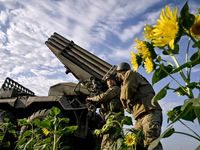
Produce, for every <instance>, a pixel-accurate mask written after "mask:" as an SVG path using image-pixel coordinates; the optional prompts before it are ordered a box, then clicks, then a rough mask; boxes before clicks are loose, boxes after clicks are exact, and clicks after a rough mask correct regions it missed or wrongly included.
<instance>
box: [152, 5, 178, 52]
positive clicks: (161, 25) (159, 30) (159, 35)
mask: <svg viewBox="0 0 200 150" xmlns="http://www.w3.org/2000/svg"><path fill="white" fill-rule="evenodd" d="M177 10H178V8H177V7H176V8H175V9H174V14H172V12H171V11H170V8H169V7H168V6H166V15H167V16H166V15H165V11H164V9H162V13H161V15H160V20H157V23H158V25H154V26H153V27H154V29H153V32H154V39H153V40H152V42H153V43H154V46H159V47H162V46H165V45H169V47H170V48H171V49H172V50H173V49H174V40H175V38H176V35H177V34H178V30H179V26H178V18H177Z"/></svg>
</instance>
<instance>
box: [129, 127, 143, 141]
mask: <svg viewBox="0 0 200 150" xmlns="http://www.w3.org/2000/svg"><path fill="white" fill-rule="evenodd" d="M129 131H130V132H132V133H134V134H135V135H137V136H139V137H141V138H142V139H143V140H145V133H144V131H141V130H138V129H135V128H131V129H129Z"/></svg>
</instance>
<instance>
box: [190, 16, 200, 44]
mask: <svg viewBox="0 0 200 150" xmlns="http://www.w3.org/2000/svg"><path fill="white" fill-rule="evenodd" d="M194 16H195V21H194V24H193V25H192V27H191V28H190V32H191V35H192V36H193V37H196V38H197V40H200V16H199V15H198V14H195V15H194Z"/></svg>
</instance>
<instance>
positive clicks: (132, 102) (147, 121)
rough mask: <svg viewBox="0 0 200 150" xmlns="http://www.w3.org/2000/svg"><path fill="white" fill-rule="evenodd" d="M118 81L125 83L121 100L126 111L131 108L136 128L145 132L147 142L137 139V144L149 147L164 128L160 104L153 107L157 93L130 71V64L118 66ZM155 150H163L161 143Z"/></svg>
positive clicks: (140, 76)
mask: <svg viewBox="0 0 200 150" xmlns="http://www.w3.org/2000/svg"><path fill="white" fill-rule="evenodd" d="M117 75H118V79H119V80H121V81H123V83H122V86H121V94H120V100H121V102H122V105H123V107H124V108H125V109H128V108H130V110H131V112H130V111H129V113H132V115H133V118H134V119H135V120H136V122H135V125H134V128H135V129H138V130H143V131H144V133H145V140H144V141H143V140H142V138H140V137H137V142H139V143H141V144H142V145H144V147H146V148H148V146H149V145H150V144H151V143H152V141H154V140H155V139H157V138H158V137H159V136H160V133H161V126H162V109H161V107H160V105H159V104H158V102H155V103H154V105H155V106H153V105H152V104H151V100H152V98H153V97H154V95H155V92H154V90H153V88H152V86H151V85H150V83H149V82H148V81H147V79H146V78H144V77H143V76H142V75H140V74H139V73H138V72H135V71H132V70H130V65H129V64H128V63H125V62H122V63H120V64H119V65H118V66H117ZM154 150H162V145H161V143H159V144H158V145H157V146H156V147H155V148H154Z"/></svg>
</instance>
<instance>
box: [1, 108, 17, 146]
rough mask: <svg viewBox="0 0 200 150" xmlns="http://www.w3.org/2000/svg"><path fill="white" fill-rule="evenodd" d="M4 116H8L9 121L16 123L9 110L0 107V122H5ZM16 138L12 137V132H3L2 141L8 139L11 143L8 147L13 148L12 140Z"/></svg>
mask: <svg viewBox="0 0 200 150" xmlns="http://www.w3.org/2000/svg"><path fill="white" fill-rule="evenodd" d="M4 118H8V119H9V122H11V123H12V124H14V125H17V120H16V118H15V116H14V115H13V114H12V113H11V112H9V111H7V110H4V109H0V123H4V122H5V121H4ZM2 130H3V128H2ZM16 140H17V139H16V138H15V137H14V135H13V134H11V133H8V132H7V133H6V134H5V137H4V140H3V142H7V141H10V144H11V145H10V147H9V149H14V142H15V141H16Z"/></svg>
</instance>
